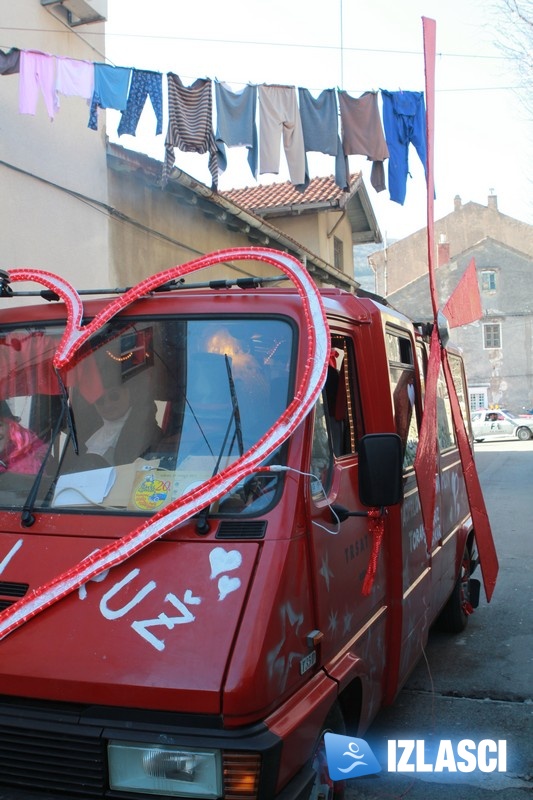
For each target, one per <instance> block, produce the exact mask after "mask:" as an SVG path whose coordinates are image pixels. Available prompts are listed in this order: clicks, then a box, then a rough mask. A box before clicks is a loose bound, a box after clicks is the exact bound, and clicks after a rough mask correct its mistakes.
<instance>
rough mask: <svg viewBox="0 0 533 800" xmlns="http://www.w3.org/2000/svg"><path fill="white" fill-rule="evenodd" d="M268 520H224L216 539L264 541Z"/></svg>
mask: <svg viewBox="0 0 533 800" xmlns="http://www.w3.org/2000/svg"><path fill="white" fill-rule="evenodd" d="M266 528H267V523H266V520H262V519H258V520H233V519H228V520H223V521H222V522H221V523H220V525H219V527H218V531H217V532H216V536H215V539H264V538H265V533H266Z"/></svg>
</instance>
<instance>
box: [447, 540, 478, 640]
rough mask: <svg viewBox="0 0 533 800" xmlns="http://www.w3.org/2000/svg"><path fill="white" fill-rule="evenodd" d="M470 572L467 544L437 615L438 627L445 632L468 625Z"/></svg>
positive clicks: (470, 608) (470, 561)
mask: <svg viewBox="0 0 533 800" xmlns="http://www.w3.org/2000/svg"><path fill="white" fill-rule="evenodd" d="M472 572H473V570H472V556H471V548H470V546H469V545H468V544H467V545H466V547H465V552H464V555H463V560H462V562H461V567H460V569H459V575H458V576H457V580H456V582H455V586H454V587H453V591H452V593H451V595H450V596H449V598H448V600H447V602H446V605H445V606H444V608H443V609H442V611H441V613H440V616H439V627H440V628H441V630H443V631H446V633H462V631H464V630H465V628H466V626H467V625H468V617H469V616H470V614H471V613H472V607H471V605H470V590H469V581H470V576H471V574H472Z"/></svg>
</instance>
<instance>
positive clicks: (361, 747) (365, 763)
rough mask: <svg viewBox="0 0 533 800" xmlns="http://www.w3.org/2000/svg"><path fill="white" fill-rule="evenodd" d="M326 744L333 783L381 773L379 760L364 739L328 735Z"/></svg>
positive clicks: (325, 740) (333, 734)
mask: <svg viewBox="0 0 533 800" xmlns="http://www.w3.org/2000/svg"><path fill="white" fill-rule="evenodd" d="M324 742H325V745H326V761H327V765H328V772H329V777H330V778H331V780H332V781H344V780H346V779H347V778H355V777H361V776H362V775H373V774H374V773H375V772H381V767H380V765H379V762H378V760H377V758H376V757H375V755H374V753H373V752H372V750H371V749H370V746H369V745H368V744H367V742H365V740H364V739H356V738H355V737H353V736H341V735H340V734H338V733H326V734H325V735H324Z"/></svg>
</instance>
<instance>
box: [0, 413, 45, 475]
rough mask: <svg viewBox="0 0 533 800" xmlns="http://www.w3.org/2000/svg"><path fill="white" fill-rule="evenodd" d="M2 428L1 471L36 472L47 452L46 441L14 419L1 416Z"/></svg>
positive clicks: (29, 473)
mask: <svg viewBox="0 0 533 800" xmlns="http://www.w3.org/2000/svg"><path fill="white" fill-rule="evenodd" d="M0 429H1V430H2V431H3V439H2V440H1V445H2V448H1V449H0V472H7V471H8V470H9V471H11V472H19V473H21V474H23V475H33V474H36V473H37V472H38V471H39V468H40V466H41V463H42V460H43V458H44V455H45V453H46V445H45V443H44V442H42V441H41V440H40V439H39V438H38V437H37V436H36V435H35V434H34V433H32V432H31V431H28V430H26V428H23V427H22V426H21V425H19V424H18V422H15V420H13V419H7V418H6V417H4V418H1V419H0Z"/></svg>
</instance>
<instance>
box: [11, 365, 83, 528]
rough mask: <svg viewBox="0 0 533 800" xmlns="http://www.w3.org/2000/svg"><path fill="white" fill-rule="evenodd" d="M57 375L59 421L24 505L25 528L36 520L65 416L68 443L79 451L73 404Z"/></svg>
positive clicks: (23, 524) (23, 519)
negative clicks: (46, 475)
mask: <svg viewBox="0 0 533 800" xmlns="http://www.w3.org/2000/svg"><path fill="white" fill-rule="evenodd" d="M56 376H57V380H58V383H59V388H60V390H61V392H60V397H61V413H60V414H59V416H58V418H57V422H56V424H55V426H54V429H53V431H52V435H51V437H50V443H49V445H48V449H47V451H46V453H45V454H44V458H43V460H42V463H41V466H40V467H39V472H38V473H37V475H36V476H35V480H34V481H33V484H32V487H31V489H30V491H29V494H28V496H27V498H26V502H25V503H24V505H23V507H22V513H21V516H20V524H21V525H22V527H23V528H31V526H32V525H33V524H34V522H35V516H34V514H33V509H34V507H35V500H36V499H37V493H38V491H39V487H40V485H41V481H42V479H43V475H44V470H45V468H46V465H47V463H48V459H49V458H50V453H51V452H52V448H53V446H54V443H55V440H56V439H57V436H58V434H59V431H60V430H61V426H62V425H63V420H64V419H65V417H66V418H67V427H68V436H67V443H68V441H69V440H71V441H72V446H73V447H74V450H75V452H76V455H77V454H78V453H79V446H78V437H77V435H76V424H75V422H74V414H73V413H72V406H71V405H70V400H69V397H68V393H67V390H66V387H65V384H64V383H63V380H62V378H61V376H60V374H59V373H58V372H56ZM56 477H57V476H56Z"/></svg>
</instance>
